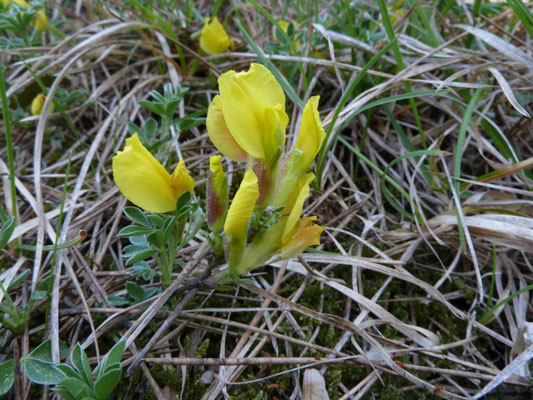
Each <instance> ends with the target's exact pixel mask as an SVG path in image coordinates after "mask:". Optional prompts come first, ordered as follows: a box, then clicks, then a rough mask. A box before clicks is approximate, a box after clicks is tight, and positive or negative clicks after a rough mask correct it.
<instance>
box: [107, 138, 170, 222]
mask: <svg viewBox="0 0 533 400" xmlns="http://www.w3.org/2000/svg"><path fill="white" fill-rule="evenodd" d="M113 178H114V179H115V183H116V184H117V186H118V188H119V189H120V191H121V192H122V194H124V196H126V198H127V199H128V200H129V201H131V202H132V203H133V204H135V205H136V206H138V207H140V208H142V209H144V210H146V211H151V212H167V211H172V210H174V209H175V208H176V200H177V197H176V195H175V193H174V190H173V188H172V176H171V175H170V174H169V173H168V172H167V171H166V170H165V168H163V166H162V165H161V164H160V163H159V161H157V160H156V159H155V157H154V156H153V155H152V154H150V152H149V151H148V150H146V148H145V147H144V146H143V145H142V143H141V141H140V140H139V137H138V136H137V134H135V135H133V136H132V137H130V138H128V139H126V146H125V147H124V150H123V151H119V152H118V153H117V155H116V156H115V157H113Z"/></svg>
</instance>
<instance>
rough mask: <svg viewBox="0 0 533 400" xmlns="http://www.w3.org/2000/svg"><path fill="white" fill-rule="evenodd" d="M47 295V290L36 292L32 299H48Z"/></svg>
mask: <svg viewBox="0 0 533 400" xmlns="http://www.w3.org/2000/svg"><path fill="white" fill-rule="evenodd" d="M47 294H48V292H47V291H45V290H36V291H35V292H33V293H32V294H31V296H30V298H31V299H32V300H42V299H44V298H45V297H46V295H47Z"/></svg>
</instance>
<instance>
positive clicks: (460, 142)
mask: <svg viewBox="0 0 533 400" xmlns="http://www.w3.org/2000/svg"><path fill="white" fill-rule="evenodd" d="M482 93H483V90H482V89H477V90H476V91H475V92H474V95H473V96H472V98H471V99H470V101H469V103H468V106H467V108H466V112H465V115H464V116H463V121H462V122H461V127H460V128H459V133H458V136H457V144H456V146H455V153H454V159H453V178H454V190H455V193H456V194H457V198H458V199H459V200H460V198H461V197H460V191H461V182H460V181H459V178H460V177H461V164H462V160H463V152H464V149H463V146H464V143H465V139H466V131H467V128H468V125H470V121H471V120H472V113H473V112H474V108H475V107H476V105H477V103H478V101H479V98H480V97H481V95H482ZM457 207H459V204H458V205H457ZM456 215H457V230H458V231H459V239H460V241H461V248H462V249H463V250H464V249H465V248H466V245H465V236H464V230H463V221H462V220H461V217H460V215H459V210H457V211H456Z"/></svg>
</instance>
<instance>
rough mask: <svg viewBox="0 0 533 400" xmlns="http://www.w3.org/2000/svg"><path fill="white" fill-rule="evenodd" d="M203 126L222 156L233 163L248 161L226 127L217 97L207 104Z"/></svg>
mask: <svg viewBox="0 0 533 400" xmlns="http://www.w3.org/2000/svg"><path fill="white" fill-rule="evenodd" d="M205 124H206V126H207V132H208V133H209V138H210V139H211V141H212V142H213V144H214V145H215V147H216V148H217V149H218V150H220V152H221V153H222V154H224V155H225V156H226V157H228V158H231V159H232V160H233V161H246V160H247V159H248V154H247V153H246V152H245V151H244V150H243V149H242V147H241V146H239V143H237V142H236V141H235V139H234V138H233V136H232V135H231V132H230V131H229V129H228V127H227V125H226V121H225V120H224V113H223V112H222V103H221V102H220V96H219V95H217V96H215V98H214V99H213V101H212V102H211V104H209V108H208V109H207V119H206V121H205Z"/></svg>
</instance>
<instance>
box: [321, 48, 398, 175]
mask: <svg viewBox="0 0 533 400" xmlns="http://www.w3.org/2000/svg"><path fill="white" fill-rule="evenodd" d="M395 44H396V39H395V40H393V41H392V42H390V43H388V44H387V45H386V46H385V47H383V48H382V49H381V50H380V51H379V52H378V53H376V54H375V55H374V56H373V57H372V58H371V59H370V61H368V62H367V63H366V64H365V65H364V66H363V69H362V70H361V71H360V72H359V73H358V74H357V76H356V77H355V79H354V80H353V82H352V83H351V84H350V86H349V87H348V88H346V91H345V92H344V95H343V96H342V98H341V100H340V102H339V105H338V106H337V108H336V109H335V113H334V114H333V118H332V119H331V121H330V123H329V128H328V131H327V132H326V137H325V139H324V141H323V142H322V147H321V149H320V152H319V153H318V158H317V174H316V175H317V184H318V185H320V179H321V177H322V172H323V170H324V166H325V161H326V155H327V154H328V153H329V151H330V150H331V147H332V146H333V143H334V142H335V140H331V141H330V140H329V138H330V136H331V133H332V131H333V128H334V126H335V122H336V121H337V118H338V117H339V114H340V112H341V110H342V108H343V107H344V105H345V104H346V102H347V101H348V99H349V97H350V96H351V94H352V92H353V91H354V89H355V88H356V87H357V85H358V84H359V82H361V80H362V79H363V78H364V77H365V75H366V73H367V71H368V70H369V69H370V68H372V66H373V65H374V64H375V63H376V62H377V61H378V60H379V59H380V58H381V57H382V56H383V55H384V54H385V53H386V52H387V51H389V49H390V48H391V47H392V46H394V45H395ZM337 132H338V130H337Z"/></svg>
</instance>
